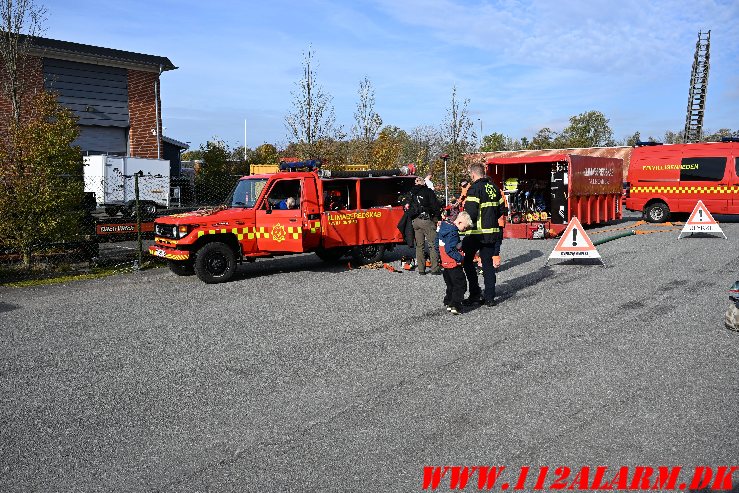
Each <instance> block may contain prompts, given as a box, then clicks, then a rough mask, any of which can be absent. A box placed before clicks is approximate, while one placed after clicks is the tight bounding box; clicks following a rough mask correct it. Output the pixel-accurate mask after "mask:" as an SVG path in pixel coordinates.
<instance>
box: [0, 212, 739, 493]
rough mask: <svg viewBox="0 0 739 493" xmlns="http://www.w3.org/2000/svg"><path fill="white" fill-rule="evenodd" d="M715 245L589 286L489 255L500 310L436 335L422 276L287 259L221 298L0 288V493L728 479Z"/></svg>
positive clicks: (197, 287)
mask: <svg viewBox="0 0 739 493" xmlns="http://www.w3.org/2000/svg"><path fill="white" fill-rule="evenodd" d="M632 226H633V221H630V222H622V223H618V224H614V225H610V226H607V227H604V228H599V229H596V230H589V232H590V233H592V238H593V239H599V238H601V237H604V236H609V235H612V234H616V233H617V232H618V231H621V229H620V228H629V227H632ZM722 227H723V229H724V232H725V233H726V236H727V237H728V240H726V239H724V238H723V237H721V236H720V235H718V236H716V235H714V236H710V237H709V236H693V237H688V238H684V239H681V240H677V235H678V231H677V230H675V231H672V230H671V228H670V227H663V226H659V227H655V226H649V227H645V228H646V229H650V228H651V229H652V230H664V231H660V232H655V233H652V234H644V235H636V236H631V237H627V238H622V239H618V240H614V241H611V242H608V243H604V244H602V245H600V246H599V247H598V251H599V252H600V254H601V256H602V258H603V261H604V263H605V266H602V265H600V264H599V263H596V262H584V261H581V262H572V261H561V260H553V261H550V262H549V264H548V265H545V263H546V260H547V257H548V255H549V253H550V252H551V250H552V249H553V247H554V243H555V242H554V240H546V241H545V240H506V241H505V242H504V244H503V248H502V256H503V258H504V264H503V265H502V267H501V269H500V272H499V274H498V295H499V298H498V299H499V303H498V306H496V307H493V308H488V307H480V308H476V309H474V310H471V311H468V312H467V313H464V314H462V315H460V316H457V317H455V316H453V315H450V314H448V313H447V312H446V310H445V309H444V307H443V306H442V296H443V290H444V283H443V281H442V279H441V276H428V275H427V276H419V275H417V274H415V273H412V272H403V273H391V272H388V271H387V270H384V269H381V270H369V269H351V270H350V269H348V268H347V267H346V265H345V264H339V265H335V266H329V265H326V264H324V263H322V262H321V261H320V260H318V259H317V257H315V256H314V255H308V254H306V255H297V256H291V257H282V258H276V259H268V260H260V261H258V262H256V263H254V264H248V265H244V266H242V267H241V269H240V271H239V274H238V276H237V279H236V280H235V281H233V282H229V283H226V284H220V285H205V284H203V283H201V282H200V281H199V280H198V279H197V278H195V277H177V276H175V275H174V274H172V273H170V272H169V271H168V270H167V269H156V270H151V271H144V272H135V273H130V274H124V275H118V276H114V277H109V278H104V279H99V280H93V281H80V282H72V283H68V284H62V285H54V286H44V287H34V288H0V403H1V404H0V424H1V426H0V491H23V492H27V491H65V492H67V491H255V492H256V491H259V492H265V491H378V492H380V491H382V492H394V491H403V492H407V491H422V481H423V468H424V466H431V465H469V466H478V465H490V466H493V465H499V466H506V467H507V468H508V471H517V470H518V469H517V468H518V467H519V466H521V465H530V466H531V467H532V468H533V467H536V468H537V469H538V468H539V467H540V466H550V467H551V468H552V470H553V469H554V468H555V467H558V466H560V465H567V466H570V467H573V468H580V467H582V466H588V465H589V466H592V467H595V466H598V465H609V466H613V467H615V466H619V465H626V466H635V465H651V466H655V467H656V466H660V465H682V466H684V467H685V468H688V467H692V466H695V465H713V466H714V467H715V466H716V465H737V458H739V333H737V332H732V331H729V330H727V329H725V328H724V326H723V316H724V312H725V311H726V309H727V307H728V303H729V301H728V289H729V288H730V286H731V285H732V284H733V283H734V281H736V280H737V279H739V223H738V222H729V223H723V224H722ZM617 230H618V231H617ZM603 231H606V232H603ZM403 253H408V251H406V250H404V249H399V250H396V251H395V252H393V254H392V255H391V258H393V259H397V258H399V256H400V255H401V254H403ZM515 476H516V475H514V474H513V473H511V477H510V478H509V479H511V480H513V479H515ZM473 483H474V484H473ZM734 483H735V484H736V483H739V473H735V474H734ZM442 484H444V483H443V482H442ZM448 486H449V484H448V478H447V483H446V487H445V488H440V490H444V489H448ZM476 489H477V483H476V481H475V482H472V481H471V485H470V486H468V487H467V490H470V491H475V490H476ZM498 491H500V489H498Z"/></svg>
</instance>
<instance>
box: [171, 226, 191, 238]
mask: <svg viewBox="0 0 739 493" xmlns="http://www.w3.org/2000/svg"><path fill="white" fill-rule="evenodd" d="M189 232H190V227H189V226H187V225H182V226H175V235H174V236H175V238H177V239H179V238H184V237H185V236H187V234H188V233H189Z"/></svg>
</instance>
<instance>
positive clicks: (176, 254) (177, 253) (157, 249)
mask: <svg viewBox="0 0 739 493" xmlns="http://www.w3.org/2000/svg"><path fill="white" fill-rule="evenodd" d="M149 254H150V255H153V256H155V257H159V258H165V259H167V260H179V261H183V260H188V259H189V258H190V252H188V251H187V250H176V249H174V248H167V247H162V246H159V245H155V246H151V247H149Z"/></svg>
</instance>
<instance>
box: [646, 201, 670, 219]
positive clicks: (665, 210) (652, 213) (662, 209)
mask: <svg viewBox="0 0 739 493" xmlns="http://www.w3.org/2000/svg"><path fill="white" fill-rule="evenodd" d="M644 218H645V219H646V220H647V221H649V222H650V223H663V222H665V221H667V220H668V219H669V218H670V208H669V207H667V204H665V203H664V202H655V203H654V204H650V205H648V206H647V207H646V208H645V209H644Z"/></svg>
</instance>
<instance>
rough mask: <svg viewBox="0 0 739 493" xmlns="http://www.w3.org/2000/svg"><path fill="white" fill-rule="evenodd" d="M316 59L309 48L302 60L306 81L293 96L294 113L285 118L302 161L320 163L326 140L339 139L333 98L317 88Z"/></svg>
mask: <svg viewBox="0 0 739 493" xmlns="http://www.w3.org/2000/svg"><path fill="white" fill-rule="evenodd" d="M313 57H314V53H313V51H312V48H310V47H309V48H308V51H306V52H305V54H304V59H303V78H302V79H300V80H299V81H298V82H297V84H296V85H297V86H298V89H297V91H294V92H292V96H293V110H292V112H290V113H288V115H287V116H286V117H285V125H286V126H287V129H288V131H289V135H290V139H291V140H292V141H293V142H295V143H296V144H297V149H298V152H299V157H300V158H305V159H319V158H320V157H321V150H322V149H323V150H325V148H326V142H327V139H336V138H337V129H336V117H335V116H334V107H333V105H332V104H331V99H332V98H331V96H329V95H328V94H326V93H325V92H324V91H323V88H322V87H321V85H320V84H318V79H317V75H316V67H315V66H316V62H315V61H314V60H313ZM340 139H341V138H339V139H338V140H340Z"/></svg>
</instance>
